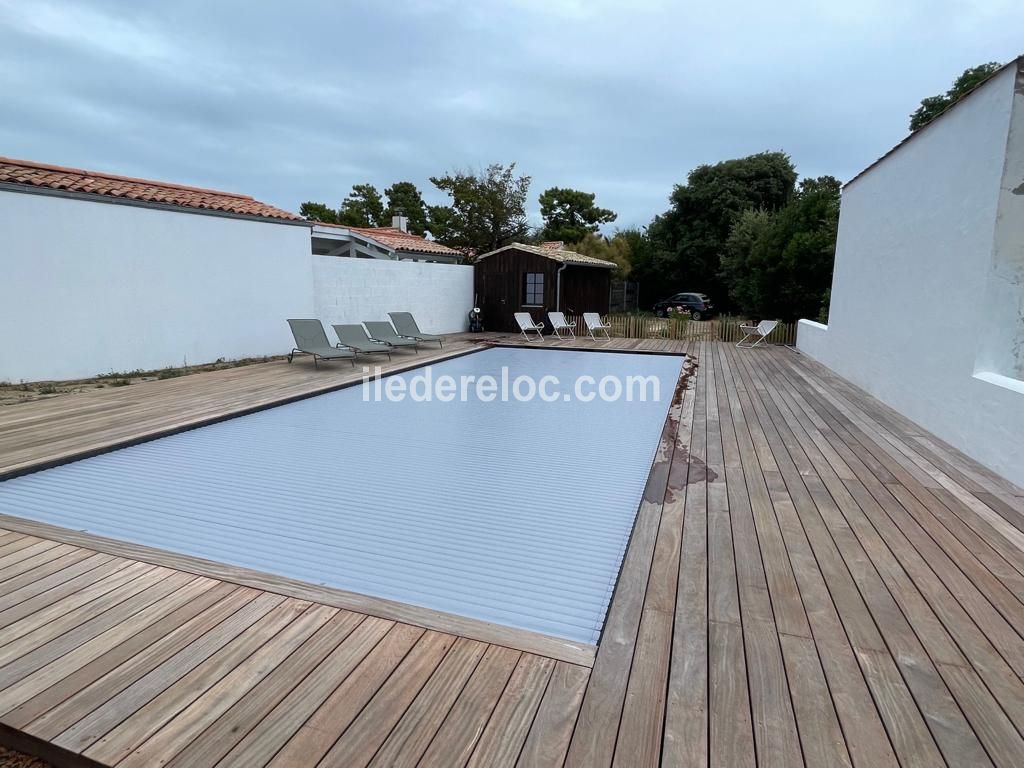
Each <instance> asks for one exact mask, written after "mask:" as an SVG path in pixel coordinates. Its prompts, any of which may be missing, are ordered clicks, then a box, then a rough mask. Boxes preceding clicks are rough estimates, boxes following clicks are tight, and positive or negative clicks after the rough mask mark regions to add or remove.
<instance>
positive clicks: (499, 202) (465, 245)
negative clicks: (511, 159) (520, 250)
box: [427, 163, 530, 257]
mask: <svg viewBox="0 0 1024 768" xmlns="http://www.w3.org/2000/svg"><path fill="white" fill-rule="evenodd" d="M515 168H516V164H515V163H511V164H509V165H508V166H504V165H501V164H500V163H495V164H493V165H489V166H487V168H486V169H484V170H482V171H480V172H478V173H471V172H469V171H455V172H451V173H448V174H446V175H444V176H432V177H431V178H430V181H431V182H432V183H433V184H434V186H435V187H437V188H438V189H440V190H441V191H443V192H447V193H448V195H450V196H451V199H452V202H451V205H447V206H431V207H430V210H429V224H428V226H427V229H428V230H430V233H431V234H432V235H433V236H434V238H435V239H436V240H438V241H440V242H441V243H444V244H445V245H447V246H449V247H451V248H457V249H459V250H461V251H462V252H463V253H465V254H466V255H467V256H470V257H472V256H473V255H475V254H480V253H486V252H488V251H493V250H495V249H496V248H501V247H502V246H504V245H508V244H509V243H513V242H516V241H517V240H522V239H524V238H525V237H526V235H527V234H528V232H529V224H528V222H527V219H526V195H527V193H528V192H529V189H530V177H529V176H517V175H516V173H515Z"/></svg>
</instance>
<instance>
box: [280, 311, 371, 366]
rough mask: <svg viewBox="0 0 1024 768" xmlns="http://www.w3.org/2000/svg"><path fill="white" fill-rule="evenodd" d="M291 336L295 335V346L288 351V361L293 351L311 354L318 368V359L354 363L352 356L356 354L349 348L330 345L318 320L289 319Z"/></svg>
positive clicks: (293, 354)
mask: <svg viewBox="0 0 1024 768" xmlns="http://www.w3.org/2000/svg"><path fill="white" fill-rule="evenodd" d="M288 325H290V326H291V329H292V336H294V337H295V348H294V349H293V350H292V351H291V352H290V353H288V362H289V363H290V362H291V361H292V358H293V357H295V353H296V352H299V353H301V354H305V355H312V356H313V365H314V367H317V368H319V367H320V366H319V363H318V361H319V360H348V361H349V362H351V363H352V365H355V364H356V362H355V360H353V359H352V358H354V357H355V356H356V355H355V353H354V352H353V351H352V350H351V349H338V348H337V347H335V346H332V345H331V342H330V341H328V340H327V334H326V333H324V327H323V325H321V324H320V321H319V320H289V321H288Z"/></svg>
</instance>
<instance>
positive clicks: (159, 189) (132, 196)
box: [0, 157, 302, 221]
mask: <svg viewBox="0 0 1024 768" xmlns="http://www.w3.org/2000/svg"><path fill="white" fill-rule="evenodd" d="M0 183H4V184H23V185H25V186H30V187H46V188H49V189H61V190H65V191H67V192H82V193H86V194H90V195H102V196H106V197H118V198H127V199H129V200H139V201H140V202H147V203H161V204H163V205H172V206H175V207H178V208H196V209H200V210H206V211H218V212H221V213H233V214H238V215H241V216H258V217H261V218H266V219H286V220H288V221H301V220H302V218H301V217H300V216H297V215H296V214H294V213H289V212H288V211H285V210H282V209H280V208H275V207H274V206H272V205H267V204H266V203H261V202H260V201H259V200H254V199H253V198H251V197H249V196H248V195H239V194H235V193H233V192H218V191H216V190H213V189H202V188H200V187H186V186H183V185H181V184H168V183H167V182H163V181H150V180H147V179H135V178H132V177H130V176H115V175H113V174H109V173H101V172H98V171H83V170H81V169H79V168H64V167H61V166H59V165H44V164H42V163H33V162H30V161H28V160H14V159H11V158H8V157H0Z"/></svg>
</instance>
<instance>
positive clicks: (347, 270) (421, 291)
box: [312, 256, 473, 338]
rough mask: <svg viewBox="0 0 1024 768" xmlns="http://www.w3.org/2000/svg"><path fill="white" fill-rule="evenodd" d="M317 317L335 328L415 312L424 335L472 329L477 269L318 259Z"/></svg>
mask: <svg viewBox="0 0 1024 768" xmlns="http://www.w3.org/2000/svg"><path fill="white" fill-rule="evenodd" d="M312 259H313V282H314V286H315V288H314V294H315V314H314V315H312V316H313V317H318V318H320V319H321V320H322V321H323V322H324V327H325V328H327V332H328V335H329V336H331V338H333V332H332V331H331V329H330V327H329V324H330V323H361V322H363V321H364V320H387V319H388V312H412V313H413V314H414V315H415V316H416V321H417V323H419V326H420V330H422V331H423V332H424V333H456V332H458V331H464V330H466V328H467V327H468V326H469V320H468V319H467V314H468V313H469V310H470V309H472V307H473V267H471V266H465V265H457V264H430V263H420V262H411V261H386V260H382V259H349V258H339V257H336V256H313V257H312Z"/></svg>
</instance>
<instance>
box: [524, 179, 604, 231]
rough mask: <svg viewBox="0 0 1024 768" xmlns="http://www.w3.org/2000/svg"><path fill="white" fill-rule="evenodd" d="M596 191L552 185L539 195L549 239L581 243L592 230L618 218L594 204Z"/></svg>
mask: <svg viewBox="0 0 1024 768" xmlns="http://www.w3.org/2000/svg"><path fill="white" fill-rule="evenodd" d="M594 198H595V195H594V193H593V192H582V191H580V190H578V189H568V188H562V187H551V188H550V189H546V190H544V191H543V192H542V193H541V195H540V198H539V202H540V215H541V217H542V218H543V219H544V228H543V231H542V235H543V238H544V239H545V240H562V241H563V242H566V243H579V242H581V241H582V240H583V239H584V238H585V237H586V236H587V235H588V234H592V233H595V232H597V231H598V229H599V228H600V226H601V225H602V224H608V223H610V222H612V221H615V218H616V214H615V212H614V211H610V210H608V209H607V208H599V207H598V206H597V205H595V204H594Z"/></svg>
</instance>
